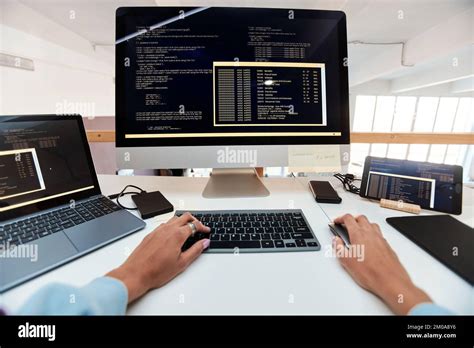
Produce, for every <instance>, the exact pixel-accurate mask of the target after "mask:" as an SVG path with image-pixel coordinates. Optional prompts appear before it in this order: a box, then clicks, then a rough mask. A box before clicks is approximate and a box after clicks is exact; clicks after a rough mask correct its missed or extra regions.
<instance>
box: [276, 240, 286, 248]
mask: <svg viewBox="0 0 474 348" xmlns="http://www.w3.org/2000/svg"><path fill="white" fill-rule="evenodd" d="M273 242H274V243H275V247H276V248H284V247H285V244H284V243H283V241H282V240H274V241H273Z"/></svg>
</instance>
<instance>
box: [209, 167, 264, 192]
mask: <svg viewBox="0 0 474 348" xmlns="http://www.w3.org/2000/svg"><path fill="white" fill-rule="evenodd" d="M269 195H270V191H268V190H267V188H266V187H265V185H264V184H263V183H262V181H261V180H260V178H259V177H258V175H257V172H256V171H255V168H238V169H213V170H212V173H211V176H210V178H209V181H208V182H207V185H206V187H205V188H204V191H203V192H202V196H203V197H204V198H238V197H266V196H269Z"/></svg>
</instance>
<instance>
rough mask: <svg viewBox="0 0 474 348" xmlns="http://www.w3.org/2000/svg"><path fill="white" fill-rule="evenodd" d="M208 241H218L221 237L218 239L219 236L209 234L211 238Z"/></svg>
mask: <svg viewBox="0 0 474 348" xmlns="http://www.w3.org/2000/svg"><path fill="white" fill-rule="evenodd" d="M210 239H211V240H220V239H221V237H220V235H219V234H211V238H210Z"/></svg>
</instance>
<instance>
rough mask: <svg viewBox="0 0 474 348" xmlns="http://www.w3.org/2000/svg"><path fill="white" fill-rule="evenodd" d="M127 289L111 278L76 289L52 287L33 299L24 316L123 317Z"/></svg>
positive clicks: (24, 308)
mask: <svg viewBox="0 0 474 348" xmlns="http://www.w3.org/2000/svg"><path fill="white" fill-rule="evenodd" d="M127 302H128V291H127V288H126V287H125V285H124V284H123V283H122V282H121V281H119V280H117V279H115V278H111V277H101V278H97V279H95V280H94V281H92V282H91V283H89V284H88V285H86V286H84V287H81V288H76V287H73V286H70V285H65V284H56V283H55V284H50V285H47V286H45V287H43V288H41V289H40V290H39V291H38V292H37V293H35V294H34V295H33V296H32V297H31V298H29V299H28V300H27V301H26V303H25V304H24V305H23V307H22V308H21V309H20V311H19V313H18V314H20V315H123V314H125V310H126V309H127Z"/></svg>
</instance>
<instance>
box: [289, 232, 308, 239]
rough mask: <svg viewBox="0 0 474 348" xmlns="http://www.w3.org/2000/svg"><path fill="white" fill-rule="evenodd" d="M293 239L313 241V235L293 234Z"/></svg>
mask: <svg viewBox="0 0 474 348" xmlns="http://www.w3.org/2000/svg"><path fill="white" fill-rule="evenodd" d="M291 237H292V238H293V239H313V235H312V234H311V233H292V234H291Z"/></svg>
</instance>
